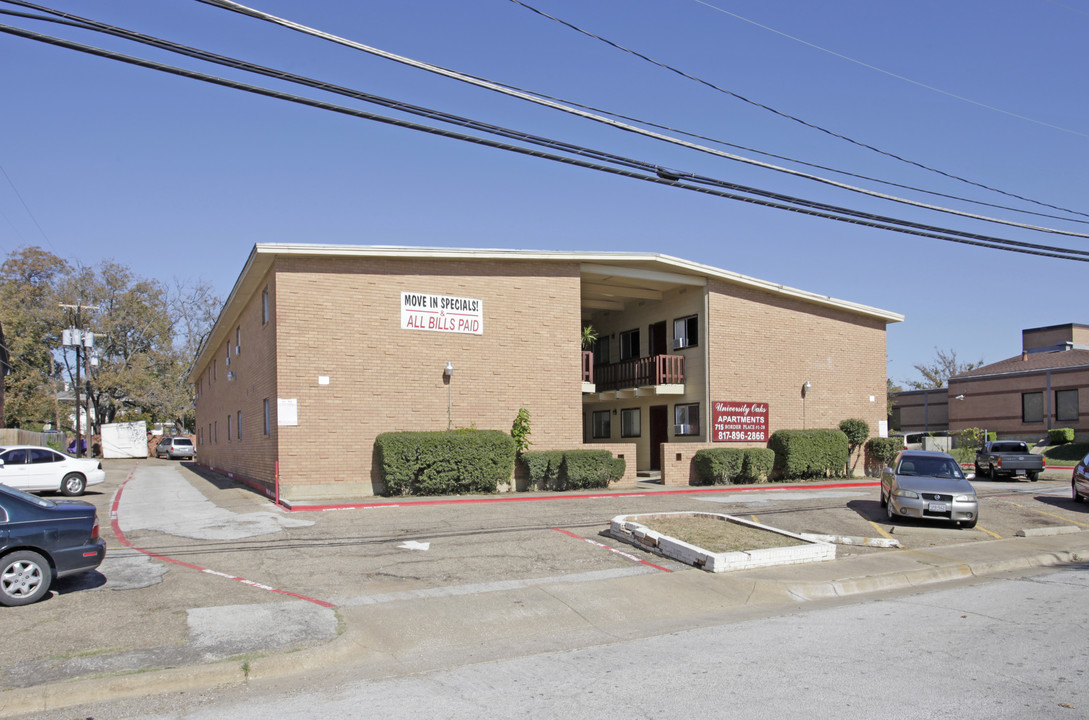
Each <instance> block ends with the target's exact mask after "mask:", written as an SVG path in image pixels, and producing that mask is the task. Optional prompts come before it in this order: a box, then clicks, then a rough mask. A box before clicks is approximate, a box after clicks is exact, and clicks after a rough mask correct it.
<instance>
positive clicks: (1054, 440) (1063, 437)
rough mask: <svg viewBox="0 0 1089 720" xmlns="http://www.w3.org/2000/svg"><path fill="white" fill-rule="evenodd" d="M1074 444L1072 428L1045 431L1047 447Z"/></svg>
mask: <svg viewBox="0 0 1089 720" xmlns="http://www.w3.org/2000/svg"><path fill="white" fill-rule="evenodd" d="M1069 442H1074V428H1052V429H1051V430H1048V431H1047V444H1048V445H1065V444H1066V443H1069Z"/></svg>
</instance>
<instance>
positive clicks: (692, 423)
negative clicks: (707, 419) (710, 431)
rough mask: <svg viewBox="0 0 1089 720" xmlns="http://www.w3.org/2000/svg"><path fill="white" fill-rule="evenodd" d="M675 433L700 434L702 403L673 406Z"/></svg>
mask: <svg viewBox="0 0 1089 720" xmlns="http://www.w3.org/2000/svg"><path fill="white" fill-rule="evenodd" d="M673 424H674V427H673V434H674V435H699V434H700V404H699V403H687V404H685V405H674V406H673Z"/></svg>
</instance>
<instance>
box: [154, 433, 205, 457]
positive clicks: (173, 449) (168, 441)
mask: <svg viewBox="0 0 1089 720" xmlns="http://www.w3.org/2000/svg"><path fill="white" fill-rule="evenodd" d="M196 454H197V448H196V446H194V445H193V441H192V440H190V439H189V438H187V437H165V438H163V439H162V440H160V441H159V444H158V445H156V446H155V457H163V456H165V457H168V458H170V459H172V460H175V459H177V458H187V459H189V460H192V459H193V457H194V456H195V455H196Z"/></svg>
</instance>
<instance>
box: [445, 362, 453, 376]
mask: <svg viewBox="0 0 1089 720" xmlns="http://www.w3.org/2000/svg"><path fill="white" fill-rule="evenodd" d="M442 374H443V375H445V376H446V377H452V376H453V374H454V363H452V362H448V363H446V369H445V370H443V371H442Z"/></svg>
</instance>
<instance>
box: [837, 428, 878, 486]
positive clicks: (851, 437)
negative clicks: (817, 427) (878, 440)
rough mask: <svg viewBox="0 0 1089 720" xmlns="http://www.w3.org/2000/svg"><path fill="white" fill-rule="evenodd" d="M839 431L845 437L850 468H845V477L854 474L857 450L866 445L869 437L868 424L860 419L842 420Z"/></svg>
mask: <svg viewBox="0 0 1089 720" xmlns="http://www.w3.org/2000/svg"><path fill="white" fill-rule="evenodd" d="M839 429H840V430H842V431H843V434H844V435H846V436H847V458H848V460H849V462H850V467H848V468H847V477H851V476H852V475H854V474H855V468H856V467H857V466H858V456H859V452H858V451H859V449H860V448H861V447H862V446H863V445H865V444H866V440H867V439H868V438H869V437H870V424H869V423H868V422H866V421H865V420H862V419H860V418H851V419H849V420H844V421H842V422H841V423H840V424H839Z"/></svg>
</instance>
